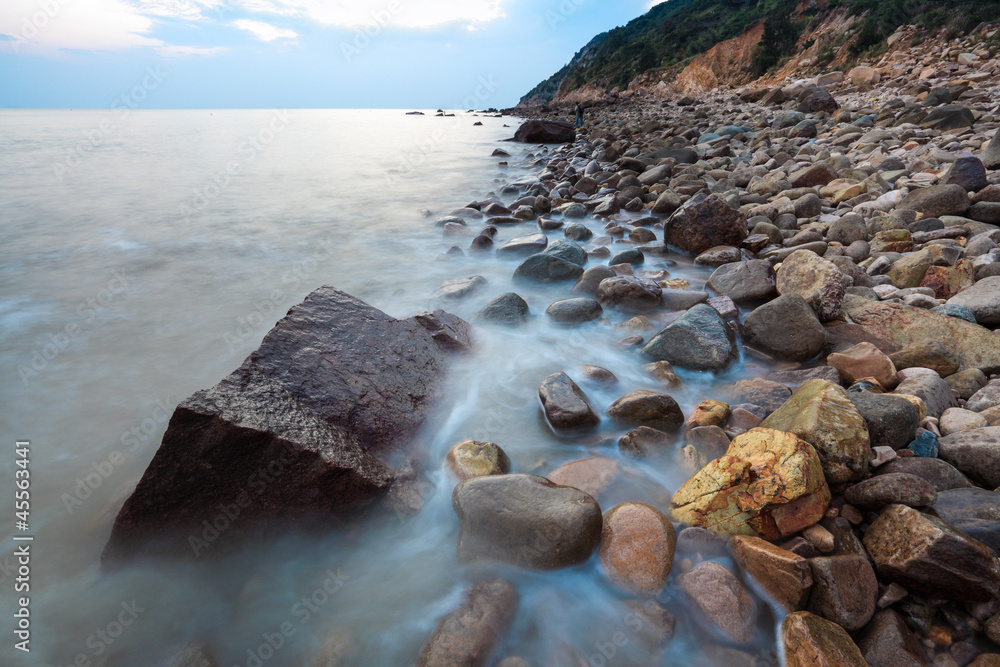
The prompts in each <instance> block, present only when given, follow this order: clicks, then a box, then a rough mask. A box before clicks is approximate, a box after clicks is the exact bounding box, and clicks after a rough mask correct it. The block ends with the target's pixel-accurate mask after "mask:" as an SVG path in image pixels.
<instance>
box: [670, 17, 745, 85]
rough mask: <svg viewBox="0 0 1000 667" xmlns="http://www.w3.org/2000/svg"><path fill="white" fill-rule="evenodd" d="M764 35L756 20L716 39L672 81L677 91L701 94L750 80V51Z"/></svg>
mask: <svg viewBox="0 0 1000 667" xmlns="http://www.w3.org/2000/svg"><path fill="white" fill-rule="evenodd" d="M763 36H764V24H763V23H758V24H757V25H755V26H753V27H752V28H750V29H749V30H747V31H746V32H745V33H743V34H742V35H740V36H738V37H734V38H733V39H727V40H726V41H724V42H719V43H718V44H716V45H715V46H713V47H712V48H710V49H709V50H708V51H706V52H705V53H703V54H701V55H700V56H698V57H696V58H695V59H694V60H692V61H691V63H690V64H689V65H688V66H687V67H685V68H684V69H683V70H682V71H681V73H680V74H679V75H677V78H676V79H675V80H674V82H673V85H672V86H671V88H673V89H674V90H675V91H677V92H680V93H703V92H706V91H709V90H713V89H715V88H718V87H719V86H720V85H729V86H738V85H743V84H746V83H748V82H750V81H751V80H753V78H754V77H753V74H752V73H751V69H750V68H751V63H752V62H753V54H754V51H755V50H756V49H757V45H758V44H759V43H760V40H761V38H762V37H763Z"/></svg>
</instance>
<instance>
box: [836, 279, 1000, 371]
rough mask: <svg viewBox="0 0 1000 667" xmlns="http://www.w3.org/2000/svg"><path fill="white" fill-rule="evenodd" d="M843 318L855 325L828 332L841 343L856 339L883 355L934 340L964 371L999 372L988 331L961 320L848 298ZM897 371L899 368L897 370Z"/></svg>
mask: <svg viewBox="0 0 1000 667" xmlns="http://www.w3.org/2000/svg"><path fill="white" fill-rule="evenodd" d="M843 314H844V315H846V316H848V317H850V318H851V320H852V321H853V322H854V325H853V326H852V325H844V326H839V327H836V328H835V330H831V336H833V337H835V338H838V339H840V340H847V339H854V342H858V339H859V338H860V339H861V340H867V341H868V342H871V343H874V344H875V346H876V347H878V348H879V349H880V350H883V351H885V352H895V351H896V350H899V349H901V348H904V347H906V346H907V345H911V344H913V343H916V342H920V341H923V340H935V341H938V342H940V343H941V344H942V345H944V347H946V348H948V349H950V350H953V351H954V352H955V353H956V354H957V355H958V358H959V359H960V360H961V363H962V367H963V368H978V369H979V370H981V371H983V372H984V373H987V374H989V373H996V372H1000V346H997V344H996V337H995V335H994V334H993V333H991V332H990V331H989V330H988V329H985V328H984V327H981V326H978V325H975V324H971V323H969V322H966V321H964V320H961V319H958V318H955V317H948V316H946V315H940V314H938V313H932V312H930V311H927V310H923V309H920V308H911V307H909V306H904V305H901V304H895V303H875V302H872V301H866V300H864V299H860V298H858V297H854V296H851V295H848V296H846V297H845V298H844V313H843ZM897 369H898V367H897Z"/></svg>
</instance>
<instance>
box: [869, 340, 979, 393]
mask: <svg viewBox="0 0 1000 667" xmlns="http://www.w3.org/2000/svg"><path fill="white" fill-rule="evenodd" d="M889 358H890V359H891V360H892V363H893V365H894V366H895V367H896V370H900V371H901V370H903V369H906V368H929V369H931V370H932V371H935V372H936V373H937V374H938V375H940V376H941V377H947V376H949V375H951V374H952V373H954V372H955V371H957V370H958V369H959V367H960V366H961V361H960V360H959V358H958V354H957V353H956V352H955V351H954V350H951V349H949V348H947V347H946V346H945V345H944V344H943V343H941V342H940V341H936V340H921V341H917V342H915V343H911V344H910V345H907V346H906V347H904V348H903V349H901V350H897V351H896V352H893V353H892V355H891V356H890V357H889ZM887 388H888V387H887Z"/></svg>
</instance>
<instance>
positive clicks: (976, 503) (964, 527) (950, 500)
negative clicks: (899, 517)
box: [933, 488, 1000, 554]
mask: <svg viewBox="0 0 1000 667" xmlns="http://www.w3.org/2000/svg"><path fill="white" fill-rule="evenodd" d="M933 509H934V511H935V512H937V515H938V517H940V518H941V520H942V521H944V522H945V523H947V524H948V525H949V526H951V527H952V528H954V529H955V530H960V531H962V532H963V533H965V534H966V535H968V536H969V537H971V538H973V539H976V540H979V541H980V542H982V543H983V544H985V545H986V546H988V547H989V548H991V549H993V551H994V552H996V553H998V554H1000V493H997V492H996V491H989V490H987V489H976V488H957V489H949V490H947V491H942V492H941V493H939V494H938V499H937V502H936V503H934V508H933Z"/></svg>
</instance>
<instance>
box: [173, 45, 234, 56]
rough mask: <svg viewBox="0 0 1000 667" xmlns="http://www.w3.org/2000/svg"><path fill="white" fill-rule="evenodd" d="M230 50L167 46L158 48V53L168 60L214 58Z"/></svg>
mask: <svg viewBox="0 0 1000 667" xmlns="http://www.w3.org/2000/svg"><path fill="white" fill-rule="evenodd" d="M228 50H229V49H228V48H226V47H224V46H210V47H204V46H173V45H170V44H167V45H165V46H158V47H156V52H157V53H159V54H160V55H161V56H165V57H167V58H174V57H179V56H214V55H216V54H217V53H223V52H225V51H228Z"/></svg>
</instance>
